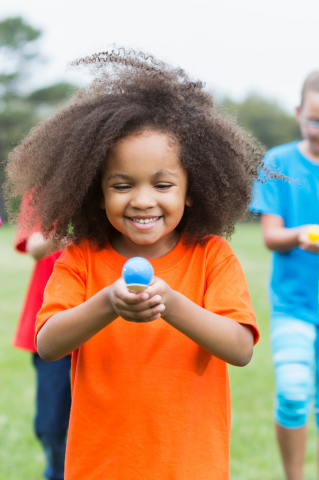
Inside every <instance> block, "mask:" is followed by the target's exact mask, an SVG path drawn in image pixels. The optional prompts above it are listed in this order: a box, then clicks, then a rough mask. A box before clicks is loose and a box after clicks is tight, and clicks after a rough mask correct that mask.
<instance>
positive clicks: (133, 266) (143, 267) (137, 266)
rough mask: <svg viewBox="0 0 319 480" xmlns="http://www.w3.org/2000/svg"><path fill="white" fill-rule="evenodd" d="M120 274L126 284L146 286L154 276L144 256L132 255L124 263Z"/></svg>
mask: <svg viewBox="0 0 319 480" xmlns="http://www.w3.org/2000/svg"><path fill="white" fill-rule="evenodd" d="M122 276H123V278H124V280H125V283H126V284H127V285H145V286H147V285H149V284H150V282H151V280H152V278H153V276H154V270H153V267H152V265H151V264H150V262H149V261H148V260H146V259H145V258H142V257H133V258H130V259H129V260H128V261H127V262H126V263H125V264H124V267H123V270H122Z"/></svg>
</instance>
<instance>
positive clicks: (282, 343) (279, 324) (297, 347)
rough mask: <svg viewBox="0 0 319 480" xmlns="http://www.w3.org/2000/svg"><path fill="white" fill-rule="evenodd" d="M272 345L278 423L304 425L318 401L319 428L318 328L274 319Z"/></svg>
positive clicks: (294, 321) (296, 426) (316, 406)
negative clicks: (312, 407)
mask: <svg viewBox="0 0 319 480" xmlns="http://www.w3.org/2000/svg"><path fill="white" fill-rule="evenodd" d="M271 347H272V355H273V362H274V367H275V382H276V398H275V411H274V416H275V421H276V423H278V424H279V425H281V426H282V427H285V428H290V429H295V428H301V427H303V426H304V425H305V424H306V423H307V420H308V417H309V413H310V410H311V406H312V404H313V403H314V411H315V419H316V423H317V429H318V431H319V368H318V367H319V366H318V352H319V330H318V327H316V326H315V325H313V324H311V323H307V322H304V321H302V320H298V319H296V318H291V317H280V318H272V320H271Z"/></svg>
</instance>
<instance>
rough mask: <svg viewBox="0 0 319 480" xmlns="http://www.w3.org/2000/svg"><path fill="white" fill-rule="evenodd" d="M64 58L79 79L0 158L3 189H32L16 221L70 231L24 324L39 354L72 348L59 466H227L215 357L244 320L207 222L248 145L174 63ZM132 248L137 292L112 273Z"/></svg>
mask: <svg viewBox="0 0 319 480" xmlns="http://www.w3.org/2000/svg"><path fill="white" fill-rule="evenodd" d="M75 63H76V64H78V65H82V64H84V65H86V66H88V67H89V69H90V71H91V73H93V74H95V79H94V81H93V83H92V84H91V85H90V86H88V87H86V88H84V89H82V90H81V91H80V92H79V93H78V95H77V96H76V97H75V99H74V100H73V102H72V103H71V105H70V106H68V107H65V108H64V109H62V111H61V112H59V113H57V114H56V115H55V116H54V117H52V118H51V119H49V120H47V121H46V122H44V123H43V124H42V125H40V126H39V127H38V129H37V130H34V131H33V132H32V133H31V134H30V136H29V137H27V138H26V139H25V141H24V143H22V144H21V146H19V147H17V148H16V149H15V150H14V151H13V152H12V153H11V156H10V162H9V166H8V173H9V176H10V186H11V187H10V188H11V191H13V190H14V188H15V191H16V192H17V193H18V192H19V193H20V194H21V193H25V192H27V191H31V190H32V191H33V192H34V195H33V196H32V199H31V200H30V207H31V210H32V212H33V213H34V216H33V220H32V218H31V219H30V220H29V223H30V226H31V227H32V225H33V224H35V223H36V222H39V224H40V225H41V231H42V232H43V234H44V235H45V236H46V237H47V238H50V235H53V236H54V237H55V239H56V240H58V239H62V238H65V237H68V236H69V238H72V239H73V243H72V244H71V245H70V246H69V247H68V248H67V249H66V251H65V252H64V253H63V254H62V256H61V257H60V258H59V259H58V260H57V262H56V264H55V267H54V272H53V275H52V277H51V278H50V280H49V282H48V285H47V288H46V292H45V296H44V302H43V306H42V309H41V311H40V312H39V314H38V317H37V324H36V342H37V346H38V349H39V352H40V354H41V357H42V358H43V359H45V360H47V361H52V360H57V359H59V358H61V357H63V356H65V355H66V354H68V353H70V352H72V351H73V352H74V353H73V358H72V373H71V380H72V395H73V396H72V409H71V417H70V428H69V435H68V444H67V455H66V472H65V478H66V479H67V480H79V479H83V480H86V479H89V478H92V479H93V478H94V479H98V478H99V479H100V478H101V479H106V478H109V479H112V480H113V479H114V480H127V479H130V480H140V479H152V480H163V479H171V480H194V479H195V478H196V479H197V478H198V479H201V480H204V479H211V478H214V480H226V479H228V478H229V438H230V395H229V384H228V375H227V363H231V364H233V365H238V366H244V365H246V364H247V363H248V362H249V361H250V359H251V356H252V352H253V345H254V343H256V342H257V340H258V337H259V333H258V329H257V325H256V319H255V316H254V313H253V309H252V306H251V302H250V298H249V293H248V289H247V285H246V282H245V278H244V275H243V272H242V270H241V267H240V264H239V262H238V260H237V258H236V257H235V255H234V252H233V251H232V249H231V247H230V246H229V245H228V243H227V242H226V241H225V240H223V239H222V238H221V235H229V234H231V233H232V231H233V228H234V223H235V222H236V221H237V220H238V219H240V218H242V217H243V215H244V214H245V211H246V210H247V206H248V205H249V203H250V200H251V194H252V183H253V181H254V180H255V179H256V177H257V171H258V168H259V167H260V165H261V158H262V154H263V151H262V149H261V148H259V146H258V145H257V146H256V145H255V144H254V142H253V141H252V140H251V138H250V137H249V136H248V135H247V134H245V132H244V131H242V130H241V129H240V128H239V127H238V126H237V125H236V124H235V123H234V121H233V119H232V118H228V117H227V116H225V115H221V114H220V113H219V112H218V111H216V110H215V108H214V104H213V101H212V98H211V96H210V95H209V94H208V93H207V92H205V91H204V90H203V87H204V85H203V84H202V83H201V82H200V81H197V82H192V81H191V80H190V79H189V78H188V76H187V75H186V73H185V72H184V71H183V70H181V69H173V68H171V67H169V66H168V65H166V64H164V63H162V62H158V61H157V60H156V59H154V58H153V57H152V56H146V55H144V54H143V53H139V54H138V53H136V52H134V51H130V52H127V51H125V50H123V49H120V50H119V51H112V52H106V53H101V54H97V55H93V56H92V57H86V58H83V59H80V60H79V61H77V62H75ZM22 184H23V186H22ZM70 224H71V225H72V233H71V234H70V233H69V232H70ZM53 225H54V226H53ZM134 256H141V257H144V258H147V259H149V261H150V262H151V263H152V265H153V268H154V271H155V277H154V278H153V280H152V282H151V284H150V286H149V287H148V288H147V290H146V291H145V292H142V293H138V294H136V293H133V292H131V291H130V290H128V288H127V287H126V285H125V282H124V280H123V279H122V278H121V269H122V267H123V265H124V263H125V261H126V260H127V259H128V258H131V257H134Z"/></svg>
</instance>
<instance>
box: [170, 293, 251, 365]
mask: <svg viewBox="0 0 319 480" xmlns="http://www.w3.org/2000/svg"><path fill="white" fill-rule="evenodd" d="M162 316H163V318H164V320H166V322H167V323H169V324H170V325H172V326H173V327H174V328H176V329H177V330H179V331H180V332H182V333H183V334H184V335H186V336H187V337H189V338H190V339H191V340H193V341H194V342H195V343H197V344H198V345H199V346H200V347H202V348H204V350H206V351H207V352H209V353H211V354H212V355H214V356H215V357H218V358H220V359H221V360H224V361H225V362H227V363H230V364H231V365H235V366H237V367H244V366H245V365H247V364H248V363H249V362H250V360H251V358H252V356H253V346H254V336H253V332H252V329H251V327H250V326H249V325H242V324H240V323H237V322H236V321H234V320H232V319H230V318H227V317H222V316H221V315H217V314H215V313H212V312H210V311H208V310H206V309H205V308H202V307H200V306H198V305H196V304H195V303H193V302H192V301H191V300H189V299H188V298H186V297H185V296H184V295H182V294H181V293H178V292H176V291H174V292H173V294H172V300H171V302H168V303H167V308H166V310H165V312H164V313H163V315H162Z"/></svg>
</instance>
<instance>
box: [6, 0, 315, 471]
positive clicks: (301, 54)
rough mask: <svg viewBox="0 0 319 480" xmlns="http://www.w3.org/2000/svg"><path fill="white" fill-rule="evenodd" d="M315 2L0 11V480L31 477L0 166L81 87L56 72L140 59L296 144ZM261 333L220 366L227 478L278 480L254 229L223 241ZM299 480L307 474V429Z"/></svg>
mask: <svg viewBox="0 0 319 480" xmlns="http://www.w3.org/2000/svg"><path fill="white" fill-rule="evenodd" d="M318 18H319V3H318V0H303V1H301V0H295V1H291V0H290V1H288V0H280V1H278V0H268V2H263V3H262V2H256V1H254V0H242V1H241V2H238V1H236V0H196V1H195V0H162V1H161V2H158V3H155V2H149V1H146V0H135V1H134V2H132V1H129V0H122V1H121V2H101V1H97V0H90V2H81V1H79V0H77V1H74V0H64V1H62V0H55V2H50V3H47V2H40V1H38V0H28V2H25V1H22V0H21V1H20V0H12V1H11V2H7V3H6V5H4V2H3V3H2V5H1V6H0V216H1V218H2V221H3V222H4V223H5V224H4V226H3V227H2V228H1V230H0V317H1V322H0V329H1V330H0V384H1V390H0V480H11V479H12V480H13V479H14V480H26V479H28V480H29V479H30V480H31V479H34V480H39V479H40V478H41V471H42V468H43V464H44V462H43V455H42V452H41V447H40V445H39V444H38V443H37V441H36V440H35V438H34V436H33V434H32V429H31V423H32V416H33V412H34V407H33V402H34V398H33V397H34V373H33V371H32V368H31V365H30V361H29V359H28V354H27V353H26V352H21V351H18V350H14V349H13V348H12V347H11V346H10V344H11V341H12V337H13V333H14V329H15V325H16V322H17V319H18V316H19V312H20V309H21V305H22V302H23V297H24V293H25V288H26V286H27V282H28V279H29V276H30V271H31V268H32V266H33V262H32V260H31V259H30V258H27V256H22V255H20V256H19V254H18V253H15V252H14V251H13V238H14V229H13V227H12V226H9V225H8V224H6V221H7V215H6V211H5V206H4V201H3V190H2V185H3V181H4V164H3V162H4V161H5V158H6V157H7V154H8V152H9V150H10V149H12V148H13V147H14V146H15V145H16V144H17V143H19V141H20V140H21V138H22V137H23V136H24V135H25V134H26V133H27V132H28V131H29V130H30V128H32V126H33V125H35V124H36V123H37V122H39V121H40V120H41V119H42V118H44V117H46V116H47V115H49V114H51V113H52V112H53V111H54V109H55V108H56V107H58V106H59V105H61V104H63V103H64V102H66V101H67V100H68V99H69V97H70V96H71V95H72V94H73V93H74V92H75V91H76V90H77V88H79V86H81V85H83V84H84V83H85V82H87V81H89V78H87V77H85V76H83V75H80V74H75V73H74V72H72V71H71V70H68V69H67V62H68V61H71V60H73V59H75V58H77V57H79V56H82V55H86V54H89V53H94V52H97V51H104V50H107V49H108V48H111V47H112V45H113V44H116V45H117V46H126V47H132V48H137V49H142V50H144V51H147V52H150V53H152V54H154V55H155V56H157V57H159V58H161V59H163V60H165V61H168V62H170V63H172V64H173V65H176V66H177V65H180V66H181V67H182V68H184V69H185V70H186V71H187V72H188V73H190V74H191V76H192V77H193V78H195V79H196V78H200V79H201V80H204V81H205V82H206V88H207V90H208V91H210V92H211V93H212V94H213V95H214V97H215V100H216V102H217V103H219V104H222V105H224V107H225V108H226V109H227V110H228V111H230V112H233V113H236V115H237V116H238V121H239V123H240V124H241V125H242V126H243V127H244V128H246V129H248V130H249V131H251V132H252V133H253V134H254V135H255V136H256V137H258V138H259V139H260V140H261V142H262V143H264V144H265V145H266V147H267V148H270V147H273V146H275V145H279V144H282V143H286V142H290V141H292V140H295V139H298V138H300V131H299V127H298V125H297V123H296V121H295V119H294V108H295V107H296V106H297V105H298V103H299V97H300V90H301V86H302V83H303V80H304V78H305V77H306V76H307V75H308V73H310V72H311V71H313V70H318V68H319V42H318ZM232 245H233V248H234V249H235V252H236V254H237V255H238V257H239V259H240V261H241V263H242V265H243V268H244V271H245V274H246V277H247V280H248V283H249V287H250V290H251V295H252V299H253V303H254V308H255V311H256V314H257V319H258V322H259V325H260V327H261V331H262V340H261V342H260V344H259V345H258V346H257V348H256V353H255V356H254V359H253V361H252V362H251V364H250V365H249V366H248V367H246V368H245V369H238V368H237V369H235V368H232V367H231V368H230V377H231V389H232V409H233V433H232V446H231V448H232V451H231V479H232V480H256V479H257V478H258V479H259V480H263V479H265V480H277V479H278V480H279V479H281V478H283V474H282V469H281V468H282V467H281V465H280V460H279V454H278V451H277V446H276V444H275V438H274V432H273V423H272V395H273V376H272V375H273V374H272V366H271V358H270V347H269V338H268V337H269V334H268V301H267V293H266V288H267V278H268V260H269V252H268V251H267V250H266V249H265V248H264V246H263V244H262V239H261V233H260V228H259V224H258V222H246V223H243V224H240V225H238V227H237V231H236V234H235V236H234V238H233V240H232ZM309 428H310V441H309V445H308V450H307V460H306V475H309V476H308V477H307V476H306V477H305V478H309V479H310V478H314V477H313V475H314V472H315V471H316V467H315V464H316V441H315V436H316V435H315V431H314V427H313V424H312V422H310V427H309Z"/></svg>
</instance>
